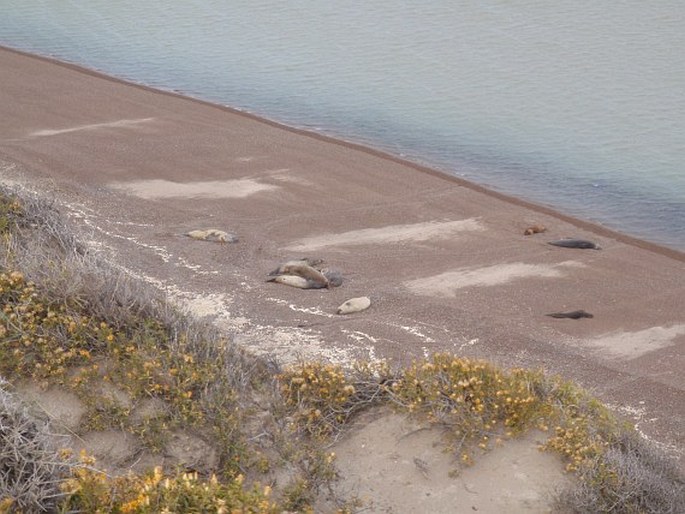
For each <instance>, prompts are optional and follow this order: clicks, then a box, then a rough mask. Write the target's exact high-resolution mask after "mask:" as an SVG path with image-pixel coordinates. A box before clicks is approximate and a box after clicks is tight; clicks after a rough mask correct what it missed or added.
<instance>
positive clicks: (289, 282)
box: [267, 275, 326, 289]
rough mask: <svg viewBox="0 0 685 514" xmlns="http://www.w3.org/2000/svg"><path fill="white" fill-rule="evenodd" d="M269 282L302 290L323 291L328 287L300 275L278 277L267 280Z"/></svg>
mask: <svg viewBox="0 0 685 514" xmlns="http://www.w3.org/2000/svg"><path fill="white" fill-rule="evenodd" d="M267 282H276V283H277V284H285V285H286V286H292V287H299V288H300V289H323V288H325V287H326V286H325V285H322V284H321V282H317V281H313V280H310V279H308V278H305V277H301V276H299V275H276V276H275V277H271V278H270V279H268V280H267Z"/></svg>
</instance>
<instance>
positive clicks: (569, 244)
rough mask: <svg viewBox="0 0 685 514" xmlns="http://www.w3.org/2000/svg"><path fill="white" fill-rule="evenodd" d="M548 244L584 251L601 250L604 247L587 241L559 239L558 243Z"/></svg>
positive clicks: (550, 242) (551, 242)
mask: <svg viewBox="0 0 685 514" xmlns="http://www.w3.org/2000/svg"><path fill="white" fill-rule="evenodd" d="M547 244H550V245H553V246H561V247H563V248H581V249H583V250H587V249H589V250H601V249H602V247H601V246H599V245H598V244H597V243H593V242H592V241H588V240H586V239H571V238H568V239H559V240H558V241H549V242H548V243H547Z"/></svg>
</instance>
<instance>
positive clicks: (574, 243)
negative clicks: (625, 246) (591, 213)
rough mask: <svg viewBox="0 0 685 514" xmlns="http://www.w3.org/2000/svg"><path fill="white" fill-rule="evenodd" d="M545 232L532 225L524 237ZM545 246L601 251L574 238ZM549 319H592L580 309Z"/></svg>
mask: <svg viewBox="0 0 685 514" xmlns="http://www.w3.org/2000/svg"><path fill="white" fill-rule="evenodd" d="M545 231H547V228H545V227H544V226H543V225H532V226H530V227H528V228H527V229H526V230H525V231H524V232H523V235H524V236H530V235H533V234H539V233H541V232H545ZM547 244H550V245H552V246H559V247H561V248H577V249H581V250H601V249H602V247H601V246H599V245H598V244H597V243H595V242H593V241H588V240H587V239H576V238H571V237H568V238H564V239H558V240H556V241H548V242H547ZM547 316H549V317H551V318H557V319H564V318H565V319H581V318H594V316H593V315H592V314H590V313H589V312H586V311H584V310H582V309H579V310H576V311H570V312H552V313H550V314H547Z"/></svg>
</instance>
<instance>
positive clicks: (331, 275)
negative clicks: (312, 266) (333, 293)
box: [321, 268, 343, 287]
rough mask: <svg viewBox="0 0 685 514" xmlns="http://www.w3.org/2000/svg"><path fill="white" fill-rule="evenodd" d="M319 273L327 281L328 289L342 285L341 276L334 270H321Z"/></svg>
mask: <svg viewBox="0 0 685 514" xmlns="http://www.w3.org/2000/svg"><path fill="white" fill-rule="evenodd" d="M321 273H323V275H324V276H325V277H326V278H327V279H328V287H340V286H341V285H342V283H343V276H342V273H340V272H339V271H338V270H336V269H328V268H326V269H323V270H321Z"/></svg>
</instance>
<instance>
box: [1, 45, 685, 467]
mask: <svg viewBox="0 0 685 514" xmlns="http://www.w3.org/2000/svg"><path fill="white" fill-rule="evenodd" d="M0 67H2V68H3V69H6V70H10V71H11V73H5V74H3V75H1V76H0V96H2V100H3V101H2V102H0V158H1V159H2V161H4V163H3V162H0V169H2V179H3V182H4V181H6V180H9V179H14V178H16V179H17V180H16V181H15V183H16V184H17V185H25V186H26V187H29V188H30V189H32V190H37V191H39V192H41V193H42V194H45V195H50V197H51V198H53V199H54V201H55V204H56V205H57V206H58V207H59V208H60V209H62V210H64V211H65V212H66V214H67V215H68V216H69V217H70V218H71V219H72V220H73V221H74V223H75V224H76V225H77V226H78V227H80V228H82V229H83V231H84V237H87V238H89V239H88V242H89V243H91V244H92V246H93V248H95V249H96V251H99V252H100V251H101V252H103V253H105V255H106V256H107V258H109V259H110V260H111V261H112V262H114V263H116V265H117V266H118V267H119V269H121V270H122V271H124V272H126V273H128V274H130V275H132V276H134V277H136V278H138V279H140V280H143V281H146V282H149V283H151V284H153V285H154V286H155V287H157V288H159V289H160V290H162V291H163V292H164V293H165V294H166V295H167V296H168V297H169V298H170V299H171V300H173V301H176V302H178V303H179V304H181V305H182V306H183V307H184V308H187V309H188V310H189V311H190V312H191V313H193V314H195V315H196V316H198V317H200V318H207V319H209V320H211V321H213V322H214V323H215V324H216V325H217V326H218V327H219V328H220V329H222V330H223V331H224V332H225V333H227V334H229V335H230V336H231V337H232V338H234V340H235V341H236V342H237V343H238V344H240V345H241V346H243V347H244V348H246V349H248V350H249V351H253V352H255V353H258V354H262V355H268V356H269V357H270V358H273V359H275V360H277V361H280V362H281V363H285V364H287V363H288V362H293V361H295V360H297V359H298V358H300V357H305V358H315V359H317V360H325V361H328V362H331V363H350V362H352V361H354V360H357V359H362V360H370V361H373V360H380V359H385V360H387V361H388V362H390V363H392V364H393V365H404V364H407V363H409V362H411V361H412V360H413V359H416V358H422V357H424V356H426V355H430V354H434V353H440V352H448V353H453V354H458V355H460V356H464V357H469V358H475V359H485V360H488V361H490V362H493V363H494V364H497V365H499V366H503V367H505V368H513V367H526V368H532V369H543V370H544V371H546V372H547V373H551V374H559V375H562V376H564V377H565V378H567V379H570V380H573V381H575V382H576V383H578V384H579V385H581V386H582V387H584V388H586V389H589V390H591V391H592V392H593V394H594V395H595V396H598V397H599V398H600V399H601V400H602V401H604V402H606V403H607V404H609V405H611V406H612V407H613V408H614V410H615V411H616V412H617V413H619V414H620V415H621V416H623V417H624V418H626V419H627V420H629V421H630V422H631V423H632V424H633V425H635V426H636V428H637V429H638V430H640V432H642V433H643V434H645V436H646V437H648V438H650V439H651V440H653V441H656V442H658V443H660V444H662V445H663V446H664V447H665V448H667V449H668V450H669V451H670V453H671V454H672V455H674V456H675V457H676V458H678V459H680V466H681V468H683V469H685V434H683V433H682V430H681V428H682V426H683V425H684V424H685V394H683V392H685V382H684V380H683V378H682V373H681V370H682V369H683V366H685V314H684V313H685V298H683V294H682V292H683V290H685V273H683V271H684V270H685V266H684V264H683V263H684V262H685V255H684V254H682V253H681V252H678V251H675V250H670V249H667V248H662V247H659V246H658V245H653V244H651V243H647V242H644V241H640V240H634V239H633V238H631V237H629V236H625V235H623V234H617V233H615V232H613V231H611V230H608V229H605V228H603V227H601V226H597V225H594V224H592V223H588V222H584V221H582V220H578V219H576V218H572V217H568V216H564V215H563V214H559V213H557V212H556V211H554V210H552V209H548V208H546V207H542V206H539V205H535V204H530V203H528V202H525V201H522V200H518V199H515V198H511V197H509V196H507V195H503V194H500V193H496V192H493V191H490V190H487V189H485V188H482V187H480V186H477V185H474V184H472V183H469V182H467V181H464V180H463V179H461V178H459V177H453V176H449V175H447V174H445V173H442V172H439V171H435V170H432V169H430V168H425V167H422V166H420V165H416V164H415V163H412V162H407V161H403V160H402V159H399V158H396V157H393V156H389V155H387V154H385V153H383V152H379V151H377V150H373V149H369V148H367V147H364V146H359V145H355V144H352V143H346V142H344V141H340V140H336V139H333V138H330V137H328V136H322V135H320V134H316V133H311V132H307V131H303V130H300V129H293V128H290V127H286V126H283V125H281V124H279V123H276V122H273V121H270V120H264V119H262V118H259V117H257V116H254V115H252V114H249V113H244V112H241V111H236V110H234V109H231V108H227V107H224V106H219V105H216V104H212V103H209V102H206V101H203V100H198V99H193V98H189V97H186V96H183V95H180V94H177V93H174V92H166V91H160V90H157V89H154V88H149V87H147V86H142V85H139V84H133V83H129V82H126V81H123V80H120V79H116V78H111V77H109V76H106V75H102V74H100V73H99V72H94V71H92V70H84V69H83V68H81V67H79V66H76V65H71V64H65V63H62V62H60V61H54V60H52V59H49V58H45V57H36V56H33V55H30V54H24V53H22V52H17V51H14V50H9V51H6V50H3V49H1V48H0ZM3 164H4V166H3ZM538 223H539V224H543V225H545V226H547V228H548V231H547V232H546V233H544V234H538V235H534V236H524V235H523V230H524V229H525V228H526V227H527V226H529V225H533V224H538ZM209 228H214V229H219V230H226V231H228V232H230V233H235V234H237V236H238V239H239V241H238V242H237V243H236V244H224V245H222V244H217V243H211V242H208V241H195V240H192V239H191V238H188V237H184V234H186V233H188V232H189V231H192V230H197V229H209ZM566 235H573V236H575V237H579V238H585V239H594V240H596V241H597V242H598V243H600V244H601V246H602V248H603V250H602V251H587V250H573V249H563V248H558V247H554V246H551V245H549V244H547V242H548V241H551V240H553V239H559V238H561V237H563V236H566ZM295 257H297V258H301V257H312V258H323V259H324V260H325V261H326V263H327V264H328V265H329V266H330V267H332V268H335V269H338V270H340V271H341V272H342V275H343V277H344V282H343V284H342V286H341V287H335V288H330V289H321V290H301V289H296V288H292V287H287V286H283V285H279V284H274V283H273V282H266V274H267V273H268V272H269V271H271V270H272V269H274V268H275V267H276V266H277V265H278V264H279V263H281V262H283V261H285V260H287V259H290V258H295ZM360 296H369V297H370V298H371V301H372V305H371V307H370V308H369V309H367V310H366V311H364V312H361V313H357V314H354V315H349V316H338V315H336V314H335V312H336V308H337V307H338V306H339V305H341V304H342V303H343V302H344V301H346V300H348V299H350V298H352V297H360ZM581 308H582V309H584V310H587V311H589V312H591V313H592V314H593V315H594V318H592V319H584V320H558V319H554V318H551V317H549V316H548V313H550V312H556V311H572V310H576V309H581Z"/></svg>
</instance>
